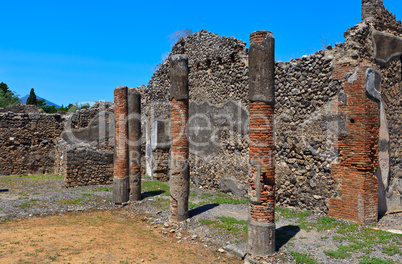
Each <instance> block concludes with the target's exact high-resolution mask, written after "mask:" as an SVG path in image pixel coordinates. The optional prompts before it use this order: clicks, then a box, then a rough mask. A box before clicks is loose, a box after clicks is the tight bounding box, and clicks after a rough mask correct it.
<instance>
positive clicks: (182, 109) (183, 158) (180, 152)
mask: <svg viewBox="0 0 402 264" xmlns="http://www.w3.org/2000/svg"><path fill="white" fill-rule="evenodd" d="M170 80H171V88H170V98H171V112H170V120H171V121H170V122H171V132H170V134H171V140H172V144H171V149H170V179H169V181H170V221H172V222H180V221H184V220H186V219H187V218H188V198H189V193H190V174H189V165H188V156H189V142H188V136H187V122H188V58H187V56H185V55H175V56H172V58H171V71H170Z"/></svg>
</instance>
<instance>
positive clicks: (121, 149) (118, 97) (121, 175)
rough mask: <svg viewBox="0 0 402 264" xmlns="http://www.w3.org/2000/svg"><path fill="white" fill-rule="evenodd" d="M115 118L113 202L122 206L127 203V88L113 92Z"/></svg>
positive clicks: (118, 88)
mask: <svg viewBox="0 0 402 264" xmlns="http://www.w3.org/2000/svg"><path fill="white" fill-rule="evenodd" d="M114 104H115V110H114V116H115V127H116V129H115V131H116V132H115V133H116V134H115V135H116V137H115V144H116V146H115V156H114V170H113V202H114V203H115V204H123V203H126V202H128V201H129V194H128V189H129V177H128V175H129V153H128V145H127V138H128V124H127V87H126V86H119V87H116V89H115V90H114Z"/></svg>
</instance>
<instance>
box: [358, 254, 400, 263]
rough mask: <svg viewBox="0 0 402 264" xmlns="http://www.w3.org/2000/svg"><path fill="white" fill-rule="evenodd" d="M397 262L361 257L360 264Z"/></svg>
mask: <svg viewBox="0 0 402 264" xmlns="http://www.w3.org/2000/svg"><path fill="white" fill-rule="evenodd" d="M394 263H395V261H393V260H390V259H388V260H383V259H379V258H375V257H370V256H362V257H360V260H359V264H394Z"/></svg>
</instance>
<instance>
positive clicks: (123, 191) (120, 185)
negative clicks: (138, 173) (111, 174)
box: [113, 177, 129, 204]
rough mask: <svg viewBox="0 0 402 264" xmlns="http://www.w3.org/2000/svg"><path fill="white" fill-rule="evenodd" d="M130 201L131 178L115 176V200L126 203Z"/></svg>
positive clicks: (117, 202) (118, 202) (116, 202)
mask: <svg viewBox="0 0 402 264" xmlns="http://www.w3.org/2000/svg"><path fill="white" fill-rule="evenodd" d="M128 201H129V180H128V177H126V178H123V179H121V178H116V177H115V178H113V202H114V203H115V204H124V203H127V202H128Z"/></svg>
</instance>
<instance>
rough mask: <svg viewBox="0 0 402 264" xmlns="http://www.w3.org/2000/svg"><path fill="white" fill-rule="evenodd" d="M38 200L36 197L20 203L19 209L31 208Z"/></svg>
mask: <svg viewBox="0 0 402 264" xmlns="http://www.w3.org/2000/svg"><path fill="white" fill-rule="evenodd" d="M38 201H39V200H38V199H30V200H28V201H26V202H24V203H22V204H20V205H19V206H18V207H19V208H21V209H27V208H31V207H32V206H34V205H35V204H36V203H37V202H38Z"/></svg>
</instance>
